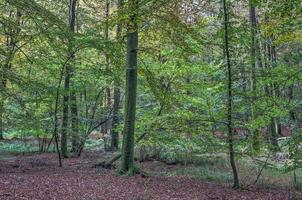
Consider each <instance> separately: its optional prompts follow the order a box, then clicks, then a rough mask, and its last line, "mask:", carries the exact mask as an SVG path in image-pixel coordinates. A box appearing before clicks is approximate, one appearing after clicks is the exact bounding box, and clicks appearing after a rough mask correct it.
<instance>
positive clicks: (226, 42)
mask: <svg viewBox="0 0 302 200" xmlns="http://www.w3.org/2000/svg"><path fill="white" fill-rule="evenodd" d="M223 14H224V48H225V59H226V65H227V77H228V82H227V83H228V95H227V115H228V120H227V121H228V142H229V154H230V164H231V167H232V171H233V187H234V188H238V187H239V179H238V173H237V168H236V164H235V152H234V148H233V143H234V139H233V134H234V128H233V119H232V112H233V100H232V99H233V94H232V84H233V83H232V68H231V60H230V50H229V19H228V10H227V5H226V0H223Z"/></svg>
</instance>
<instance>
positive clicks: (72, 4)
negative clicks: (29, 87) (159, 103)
mask: <svg viewBox="0 0 302 200" xmlns="http://www.w3.org/2000/svg"><path fill="white" fill-rule="evenodd" d="M76 1H77V0H70V1H69V29H70V32H74V30H75V8H76ZM72 42H73V38H69V44H68V45H69V46H68V59H69V63H68V64H67V66H66V72H65V79H64V97H63V119H62V133H61V134H62V135H61V151H62V156H63V157H68V156H67V132H68V121H69V117H68V111H69V105H68V103H69V97H70V96H69V95H70V91H69V90H70V79H71V76H72V64H71V63H72V62H73V61H74V56H75V55H74V51H73V49H72V46H73V44H72Z"/></svg>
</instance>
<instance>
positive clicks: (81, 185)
mask: <svg viewBox="0 0 302 200" xmlns="http://www.w3.org/2000/svg"><path fill="white" fill-rule="evenodd" d="M100 156H101V155H99V154H97V153H85V155H83V156H82V157H81V158H69V159H65V160H64V165H63V167H61V168H60V167H58V162H57V159H56V155H55V154H35V155H31V156H20V157H17V159H14V160H5V161H0V199H5V200H10V199H11V200H12V199H14V200H19V199H28V200H151V199H152V200H153V199H154V200H156V199H160V200H178V199H181V200H199V199H200V200H213V199H215V200H236V199H238V200H248V199H251V200H286V199H292V198H293V196H292V195H293V193H292V192H289V191H286V190H281V189H274V190H273V189H271V190H270V189H259V188H254V189H251V190H233V189H232V188H231V187H230V185H228V184H219V183H213V182H202V181H198V180H194V179H192V178H187V177H164V176H151V177H147V178H143V177H141V176H139V175H136V176H133V177H127V176H117V175H116V174H115V172H114V171H113V170H107V169H96V168H92V166H93V164H94V163H95V162H96V161H97V160H98V159H99V158H100ZM144 165H145V164H144ZM144 165H143V166H144ZM157 170H158V169H157Z"/></svg>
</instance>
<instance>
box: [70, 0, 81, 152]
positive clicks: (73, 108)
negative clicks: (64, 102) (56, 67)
mask: <svg viewBox="0 0 302 200" xmlns="http://www.w3.org/2000/svg"><path fill="white" fill-rule="evenodd" d="M76 8H77V0H70V5H69V29H70V32H72V33H74V32H75V27H76ZM73 43H74V39H73V36H72V37H71V40H70V42H69V52H68V54H69V55H70V63H71V65H73V64H74V60H75V53H74V49H73V48H74V44H73ZM73 76H74V69H73V67H72V66H71V67H70V79H71V92H70V114H71V130H72V141H71V146H72V149H71V151H72V152H76V151H77V149H78V146H79V140H80V137H79V129H78V107H77V95H76V92H75V89H76V87H75V86H73V84H72V83H73V82H74V81H72V78H73Z"/></svg>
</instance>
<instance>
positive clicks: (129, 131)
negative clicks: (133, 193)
mask: <svg viewBox="0 0 302 200" xmlns="http://www.w3.org/2000/svg"><path fill="white" fill-rule="evenodd" d="M137 10H138V0H130V1H129V13H131V15H130V21H129V24H128V27H127V69H126V88H125V89H126V95H125V122H124V137H123V146H122V162H121V168H120V170H121V172H122V173H127V172H128V173H129V174H132V173H133V172H134V130H135V111H136V89H137V47H138V30H137V28H138V26H137Z"/></svg>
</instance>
